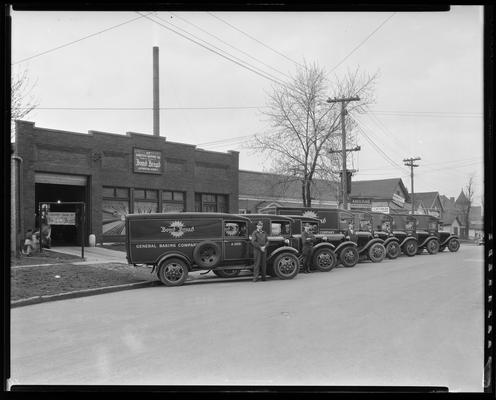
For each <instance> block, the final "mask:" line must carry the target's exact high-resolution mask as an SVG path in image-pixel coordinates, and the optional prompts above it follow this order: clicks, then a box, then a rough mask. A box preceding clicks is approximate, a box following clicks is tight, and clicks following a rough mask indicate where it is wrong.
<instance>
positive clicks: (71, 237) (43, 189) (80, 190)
mask: <svg viewBox="0 0 496 400" xmlns="http://www.w3.org/2000/svg"><path fill="white" fill-rule="evenodd" d="M35 185H36V188H35V204H36V210H35V213H36V229H38V224H39V215H38V213H39V204H40V203H43V202H57V201H60V202H87V189H86V186H76V185H57V184H51V183H36V184H35ZM50 211H51V212H75V213H76V221H77V222H80V212H81V210H80V207H78V206H76V205H74V204H60V205H59V204H51V205H50ZM88 215H89V213H86V221H85V225H86V226H89V225H88ZM81 235H82V232H81V224H80V223H77V225H76V226H74V225H52V233H51V238H52V247H53V246H79V245H81ZM85 242H86V238H85ZM85 244H86V243H85Z"/></svg>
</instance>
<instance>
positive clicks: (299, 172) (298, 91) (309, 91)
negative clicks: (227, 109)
mask: <svg viewBox="0 0 496 400" xmlns="http://www.w3.org/2000/svg"><path fill="white" fill-rule="evenodd" d="M375 80H376V75H374V76H369V75H365V74H363V73H361V72H360V71H359V69H356V70H355V71H352V72H350V71H348V72H347V74H346V75H345V76H344V77H342V78H339V77H337V76H336V77H335V79H334V81H333V82H332V83H331V84H329V79H328V78H327V76H326V72H325V71H324V69H323V68H320V67H319V66H317V65H316V64H313V65H307V64H305V65H304V67H302V68H300V69H298V70H297V71H296V74H295V76H294V77H292V78H291V80H290V82H288V83H286V84H285V85H282V86H278V87H274V88H273V90H272V93H270V94H268V107H267V109H268V111H265V112H264V115H265V116H266V117H267V120H268V122H269V124H270V130H269V131H268V132H265V133H264V134H261V135H256V136H255V138H254V140H253V142H252V143H250V145H249V147H251V148H252V149H253V150H255V151H258V152H262V153H265V154H266V155H267V156H268V158H270V160H271V161H272V171H273V172H275V173H277V174H280V175H285V176H288V177H291V178H288V179H295V180H299V181H300V182H301V194H302V200H303V205H304V206H305V207H311V204H312V195H311V190H312V184H313V180H314V178H316V177H318V178H321V179H326V180H330V181H334V182H336V181H337V180H338V176H339V175H338V174H339V170H340V167H341V159H340V157H339V156H338V155H335V154H330V153H329V150H331V149H339V148H340V147H341V144H340V143H341V139H340V138H341V125H340V116H341V114H340V111H341V110H340V107H339V105H337V104H336V103H327V101H326V100H327V99H328V98H329V97H350V96H360V101H359V102H356V103H355V104H353V105H351V104H350V106H349V107H348V113H349V114H350V113H353V112H363V111H364V106H365V105H367V104H370V103H371V102H372V99H373V96H372V93H373V86H374V83H375ZM346 124H347V130H346V131H347V133H348V139H349V140H350V143H351V141H352V128H353V125H354V122H353V120H352V119H351V118H346Z"/></svg>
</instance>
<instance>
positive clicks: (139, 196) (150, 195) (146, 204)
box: [133, 189, 158, 214]
mask: <svg viewBox="0 0 496 400" xmlns="http://www.w3.org/2000/svg"><path fill="white" fill-rule="evenodd" d="M133 212H134V213H137V214H150V213H156V212H158V191H157V190H148V189H134V194H133Z"/></svg>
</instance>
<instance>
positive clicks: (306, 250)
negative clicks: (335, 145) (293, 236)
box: [301, 222, 315, 274]
mask: <svg viewBox="0 0 496 400" xmlns="http://www.w3.org/2000/svg"><path fill="white" fill-rule="evenodd" d="M310 228H311V226H310V224H309V223H308V222H307V223H306V224H305V225H304V231H303V232H302V233H301V241H302V244H303V248H302V252H301V253H302V255H303V272H305V274H309V273H310V272H312V271H311V270H310V268H311V265H312V247H313V242H315V235H314V234H313V232H312V231H311V230H310Z"/></svg>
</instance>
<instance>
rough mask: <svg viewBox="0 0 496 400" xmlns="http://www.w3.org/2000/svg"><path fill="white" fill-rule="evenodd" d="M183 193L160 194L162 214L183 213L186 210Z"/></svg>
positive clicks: (168, 192)
mask: <svg viewBox="0 0 496 400" xmlns="http://www.w3.org/2000/svg"><path fill="white" fill-rule="evenodd" d="M185 199H186V196H185V194H184V192H172V191H163V192H162V212H163V213H166V212H183V211H185V210H186V202H185Z"/></svg>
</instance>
